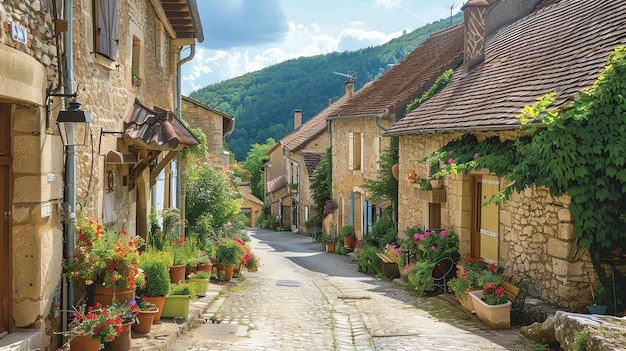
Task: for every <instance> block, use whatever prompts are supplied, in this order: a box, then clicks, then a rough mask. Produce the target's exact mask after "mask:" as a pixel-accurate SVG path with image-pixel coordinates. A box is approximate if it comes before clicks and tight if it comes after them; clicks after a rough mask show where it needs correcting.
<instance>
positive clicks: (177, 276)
mask: <svg viewBox="0 0 626 351" xmlns="http://www.w3.org/2000/svg"><path fill="white" fill-rule="evenodd" d="M186 269H187V265H184V264H181V265H177V266H171V267H170V282H172V284H176V283H179V282H181V281H183V280H185V271H186Z"/></svg>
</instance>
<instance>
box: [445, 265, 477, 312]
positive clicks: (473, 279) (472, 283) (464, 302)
mask: <svg viewBox="0 0 626 351" xmlns="http://www.w3.org/2000/svg"><path fill="white" fill-rule="evenodd" d="M480 275H481V272H480V271H478V270H473V271H463V272H462V273H461V276H460V277H456V278H452V280H451V281H449V282H448V286H449V287H450V289H451V290H452V291H454V296H455V297H456V299H457V300H458V301H459V303H460V304H461V306H463V308H465V309H466V310H468V311H470V312H471V311H474V303H473V302H472V299H471V298H469V293H470V292H471V291H475V290H479V289H480V287H481V286H480V283H479V279H480Z"/></svg>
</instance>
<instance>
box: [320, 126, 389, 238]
mask: <svg viewBox="0 0 626 351" xmlns="http://www.w3.org/2000/svg"><path fill="white" fill-rule="evenodd" d="M381 124H382V125H383V127H386V126H387V125H388V121H387V120H384V121H381ZM331 132H332V136H331V140H332V145H331V146H332V160H333V165H332V167H333V187H332V188H333V189H332V197H333V200H335V201H336V202H337V204H338V205H339V206H340V207H341V208H339V209H337V211H335V213H334V215H333V221H334V222H333V223H332V224H331V227H332V228H335V230H336V232H337V233H338V232H339V228H341V227H342V226H343V225H344V224H349V223H350V220H349V218H348V216H349V213H350V192H351V191H352V192H354V193H355V196H356V197H357V198H359V199H360V200H362V199H363V198H367V197H368V195H367V193H366V192H365V190H364V189H363V188H362V186H363V184H364V183H365V179H376V177H377V175H378V161H379V157H378V156H379V154H378V153H377V152H375V151H374V150H376V149H377V148H378V146H376V145H374V143H375V142H376V141H377V140H380V148H379V150H380V153H382V152H383V151H384V150H385V149H388V148H389V143H390V141H389V138H380V139H379V138H378V137H379V136H380V135H381V134H382V133H383V131H382V130H381V129H380V128H378V126H377V125H376V120H375V119H374V118H347V119H336V120H333V121H332V123H331ZM351 132H352V133H363V134H364V135H365V137H364V139H363V140H364V145H363V148H364V156H365V157H364V162H363V163H364V165H363V167H364V168H363V171H361V170H350V169H349V167H348V166H349V153H348V150H349V133H351ZM360 200H359V201H360ZM355 203H356V200H355ZM355 208H356V209H357V210H359V209H360V205H359V206H355ZM359 212H361V211H359ZM354 216H355V219H354V221H353V223H354V229H355V238H356V239H357V240H361V239H362V238H363V229H362V228H361V227H362V226H361V225H360V223H362V222H363V220H362V213H358V212H357V211H355V214H354Z"/></svg>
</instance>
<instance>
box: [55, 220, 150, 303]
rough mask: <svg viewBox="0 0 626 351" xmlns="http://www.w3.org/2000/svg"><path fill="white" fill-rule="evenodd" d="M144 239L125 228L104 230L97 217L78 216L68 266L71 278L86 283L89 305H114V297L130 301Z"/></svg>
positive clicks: (66, 266) (118, 299) (133, 291)
mask: <svg viewBox="0 0 626 351" xmlns="http://www.w3.org/2000/svg"><path fill="white" fill-rule="evenodd" d="M142 242H143V241H142V238H141V237H139V236H132V235H128V234H127V233H126V231H124V230H123V229H121V230H105V228H104V227H103V226H102V224H100V222H98V221H97V220H88V219H86V218H84V217H82V216H79V218H78V220H77V224H76V252H75V253H74V257H73V260H71V261H70V262H68V263H67V264H66V265H65V271H66V273H67V275H68V278H69V279H72V280H74V281H78V282H81V283H83V284H85V285H86V286H87V289H88V292H89V294H90V298H89V301H88V302H89V304H90V305H93V304H95V303H96V302H100V303H101V304H102V305H103V306H107V305H111V304H112V303H113V297H114V296H115V301H117V302H125V301H129V300H130V299H132V298H133V297H134V294H135V286H136V283H135V277H136V276H137V273H138V266H137V263H138V262H139V247H140V246H141V244H142ZM91 300H93V302H92V301H91Z"/></svg>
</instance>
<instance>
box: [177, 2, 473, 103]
mask: <svg viewBox="0 0 626 351" xmlns="http://www.w3.org/2000/svg"><path fill="white" fill-rule="evenodd" d="M196 3H197V5H198V9H199V11H200V18H201V22H202V29H203V34H204V41H203V42H202V43H199V44H197V45H196V52H195V56H194V58H193V59H192V60H191V61H189V62H187V63H185V64H184V65H183V66H182V71H181V73H182V93H183V94H184V95H189V94H190V93H191V92H192V91H194V90H198V89H200V88H202V87H205V86H207V85H210V84H213V83H218V82H221V81H224V80H227V79H230V78H234V77H238V76H241V75H243V74H245V73H248V72H254V71H258V70H260V69H263V68H265V67H268V66H271V65H274V64H277V63H280V62H283V61H286V60H290V59H295V58H298V57H303V56H314V55H319V54H327V53H330V52H335V51H336V52H343V51H354V50H358V49H360V48H365V47H368V46H376V45H381V44H384V43H386V42H388V41H389V40H391V39H393V38H396V37H399V36H401V35H402V34H404V33H405V32H410V31H412V30H414V29H416V28H419V27H422V26H424V25H425V24H427V23H431V22H434V21H437V20H439V19H442V18H448V17H449V16H450V13H451V7H452V14H456V13H457V12H458V11H459V10H460V7H461V5H462V0H361V1H357V0H197V1H196ZM189 50H190V49H189V48H187V49H185V50H184V51H183V52H182V54H181V57H182V58H184V57H186V56H187V55H189V53H190V51H189Z"/></svg>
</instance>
